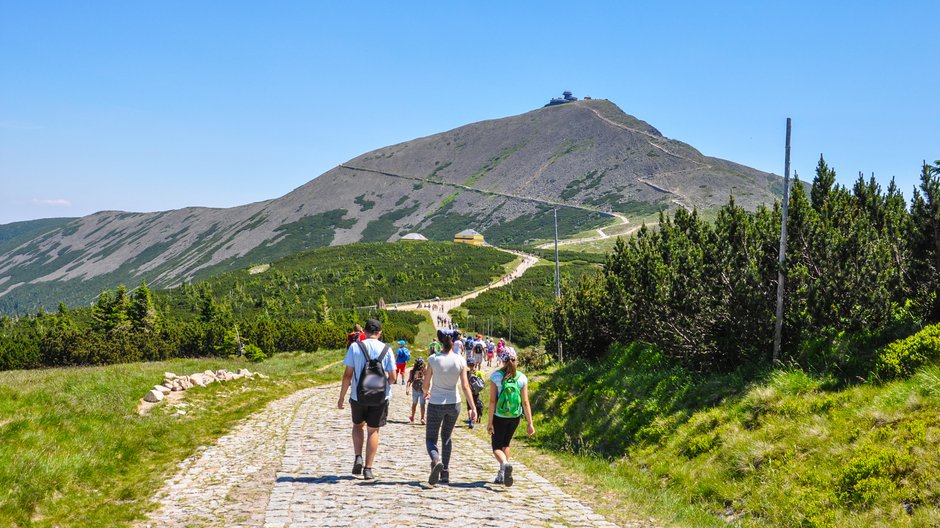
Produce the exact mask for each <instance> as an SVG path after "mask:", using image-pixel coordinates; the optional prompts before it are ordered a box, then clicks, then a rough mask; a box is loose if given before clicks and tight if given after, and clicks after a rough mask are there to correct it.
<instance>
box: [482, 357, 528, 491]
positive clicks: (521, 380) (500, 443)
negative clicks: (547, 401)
mask: <svg viewBox="0 0 940 528" xmlns="http://www.w3.org/2000/svg"><path fill="white" fill-rule="evenodd" d="M499 360H500V361H501V362H502V364H503V367H502V368H501V369H499V370H497V371H495V372H493V374H492V375H490V383H491V384H492V386H491V387H490V412H489V423H488V424H487V426H486V430H487V431H488V432H489V433H490V435H491V436H490V439H491V442H490V443H491V446H492V448H493V456H495V457H496V460H497V461H499V471H498V472H497V473H496V480H495V481H494V482H495V483H496V484H505V485H506V486H512V482H513V476H512V464H510V463H509V443H510V442H511V441H512V435H513V434H514V433H515V432H516V428H517V427H519V420H520V419H521V418H522V415H523V413H524V414H525V419H526V421H527V422H528V423H529V427H528V429H527V430H526V433H527V434H528V435H529V436H532V435H534V434H535V426H534V425H532V409H531V408H530V407H529V380H528V379H527V378H526V376H525V374H523V373H522V372H519V371H518V369H517V368H516V351H515V349H513V348H512V347H506V349H505V350H504V351H503V354H502V355H501V356H500V358H499Z"/></svg>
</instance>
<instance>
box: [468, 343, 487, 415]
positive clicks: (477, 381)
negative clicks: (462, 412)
mask: <svg viewBox="0 0 940 528" xmlns="http://www.w3.org/2000/svg"><path fill="white" fill-rule="evenodd" d="M483 376H484V375H483V372H482V371H480V370H477V362H476V359H474V358H472V357H471V358H470V359H468V360H467V381H468V382H469V383H470V392H472V393H473V405H474V407H476V410H477V419H476V420H473V419H472V418H467V427H469V428H470V429H473V424H474V423H480V420H482V419H483V400H481V399H480V393H482V392H483V389H485V388H486V378H484V377H483ZM467 412H468V413H469V412H470V400H467Z"/></svg>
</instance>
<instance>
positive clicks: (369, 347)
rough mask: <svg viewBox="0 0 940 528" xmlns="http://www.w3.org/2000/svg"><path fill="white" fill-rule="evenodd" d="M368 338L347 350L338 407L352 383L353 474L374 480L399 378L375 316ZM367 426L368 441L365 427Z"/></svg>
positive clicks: (340, 406)
mask: <svg viewBox="0 0 940 528" xmlns="http://www.w3.org/2000/svg"><path fill="white" fill-rule="evenodd" d="M365 334H366V338H365V339H364V340H361V341H355V342H353V343H352V344H351V345H349V349H348V350H346V359H344V360H343V365H345V366H346V371H345V372H344V373H343V384H342V387H341V388H340V391H339V401H338V402H337V404H336V405H337V407H338V408H340V409H342V408H343V406H344V404H345V401H346V391H348V390H349V388H350V387H352V388H353V389H352V392H351V393H350V396H349V407H350V409H351V410H352V422H353V427H352V440H353V451H354V452H355V461H354V462H353V468H352V473H353V475H359V474H361V475H362V476H363V478H364V479H366V480H371V479H374V478H375V476H374V475H373V473H372V468H373V466H372V464H373V463H374V462H375V454H376V452H377V451H378V450H379V428H381V427H382V426H384V425H385V422H386V419H387V418H388V400H389V399H390V398H391V397H392V384H393V383H395V380H396V377H397V376H396V372H395V361H394V359H393V358H392V350H391V347H389V346H388V345H387V344H385V343H383V342H382V341H379V337H381V336H382V323H380V322H379V321H377V320H375V319H369V320H368V321H366V327H365ZM366 427H367V428H368V433H369V437H368V441H367V442H366V438H365V430H364V428H366ZM363 443H365V444H366V456H365V460H363V458H362V447H363Z"/></svg>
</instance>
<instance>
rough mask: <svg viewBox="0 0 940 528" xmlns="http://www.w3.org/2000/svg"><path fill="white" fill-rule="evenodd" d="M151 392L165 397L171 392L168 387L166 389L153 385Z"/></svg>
mask: <svg viewBox="0 0 940 528" xmlns="http://www.w3.org/2000/svg"><path fill="white" fill-rule="evenodd" d="M153 390H157V391H160V392H162V393H163V395H164V396H166V395H167V394H169V393H170V392H172V389H170V388H169V387H166V386H164V385H154V386H153Z"/></svg>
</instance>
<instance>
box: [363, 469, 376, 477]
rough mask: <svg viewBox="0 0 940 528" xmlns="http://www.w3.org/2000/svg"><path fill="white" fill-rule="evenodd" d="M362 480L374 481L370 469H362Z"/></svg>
mask: <svg viewBox="0 0 940 528" xmlns="http://www.w3.org/2000/svg"><path fill="white" fill-rule="evenodd" d="M362 478H363V479H365V480H373V479H375V475H373V474H372V468H363V470H362Z"/></svg>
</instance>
